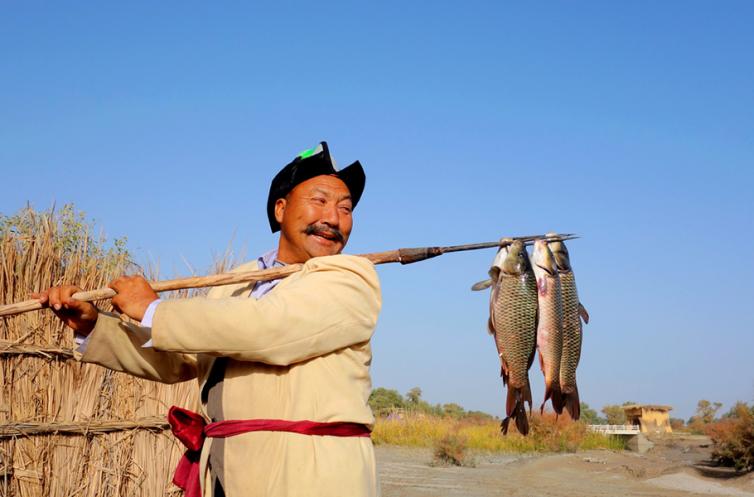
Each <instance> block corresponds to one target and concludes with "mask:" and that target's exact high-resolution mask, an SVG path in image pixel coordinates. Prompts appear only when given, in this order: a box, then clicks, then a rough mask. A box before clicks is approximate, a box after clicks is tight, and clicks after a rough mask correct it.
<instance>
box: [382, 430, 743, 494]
mask: <svg viewBox="0 0 754 497" xmlns="http://www.w3.org/2000/svg"><path fill="white" fill-rule="evenodd" d="M653 442H654V443H655V446H654V447H653V448H652V449H651V450H650V451H648V452H647V453H645V454H637V453H635V452H628V451H623V452H612V451H606V450H594V451H586V452H579V453H575V454H551V455H533V456H512V455H482V454H477V455H476V456H474V459H475V467H433V466H432V465H431V460H432V453H431V451H430V450H429V449H407V448H403V447H392V446H378V447H376V453H377V464H378V471H379V476H380V481H381V484H382V495H383V497H426V496H437V497H456V496H459V497H460V496H464V497H490V496H503V495H504V496H526V497H539V496H543V497H544V496H546V497H556V496H563V497H582V496H583V497H590V496H595V497H596V496H610V497H612V496H642V497H660V496H662V497H666V496H667V497H675V496H678V497H680V496H688V495H707V496H709V495H713V496H714V495H721V496H737V497H754V474H744V475H739V474H736V473H735V472H733V471H731V470H729V469H723V468H717V467H714V466H713V465H711V464H710V463H709V454H710V450H711V449H710V442H709V439H707V438H706V437H696V436H673V437H669V438H664V439H654V440H653Z"/></svg>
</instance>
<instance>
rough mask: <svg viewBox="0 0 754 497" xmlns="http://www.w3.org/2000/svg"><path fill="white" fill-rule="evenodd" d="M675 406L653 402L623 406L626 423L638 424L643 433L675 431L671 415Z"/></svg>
mask: <svg viewBox="0 0 754 497" xmlns="http://www.w3.org/2000/svg"><path fill="white" fill-rule="evenodd" d="M672 409H673V408H672V407H670V406H660V405H652V404H632V405H627V406H623V410H624V411H625V412H626V423H628V424H631V425H637V426H639V428H640V429H641V432H642V433H651V434H656V433H673V429H672V428H671V427H670V415H669V414H668V413H669V412H670V411H671V410H672Z"/></svg>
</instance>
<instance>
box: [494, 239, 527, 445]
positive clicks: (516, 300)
mask: <svg viewBox="0 0 754 497" xmlns="http://www.w3.org/2000/svg"><path fill="white" fill-rule="evenodd" d="M490 276H491V277H492V285H493V287H492V292H491V294H490V320H489V328H490V332H491V333H492V334H493V336H494V338H495V345H496V346H497V351H498V355H499V357H500V362H501V371H500V374H501V376H502V377H503V383H504V384H506V385H507V387H508V392H507V395H506V403H505V412H506V418H505V419H503V422H502V431H503V433H504V434H505V433H507V432H508V424H509V422H510V420H511V419H513V420H514V421H515V423H516V428H517V429H518V431H519V432H520V433H522V434H524V435H526V434H527V433H528V432H529V422H528V419H527V416H526V407H525V403H526V402H528V403H529V408H530V409H531V404H532V397H531V387H530V384H529V368H530V367H531V364H532V362H533V360H534V352H535V350H536V333H537V331H536V330H537V328H536V319H537V284H536V280H535V277H534V273H533V272H532V268H531V262H530V261H529V256H528V254H527V252H526V248H525V247H524V245H523V243H522V242H520V241H516V242H511V244H510V246H507V247H504V248H502V249H501V250H500V251H499V252H498V255H497V256H496V258H495V262H494V263H493V267H492V269H490Z"/></svg>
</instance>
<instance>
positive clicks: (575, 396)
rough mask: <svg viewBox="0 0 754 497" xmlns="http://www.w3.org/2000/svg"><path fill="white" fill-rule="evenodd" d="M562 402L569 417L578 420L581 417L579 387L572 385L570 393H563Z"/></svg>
mask: <svg viewBox="0 0 754 497" xmlns="http://www.w3.org/2000/svg"><path fill="white" fill-rule="evenodd" d="M563 403H564V404H565V409H566V411H568V414H569V415H570V416H571V419H572V420H574V421H578V420H579V418H580V417H581V401H580V400H579V387H577V386H575V385H574V388H573V392H572V393H564V394H563Z"/></svg>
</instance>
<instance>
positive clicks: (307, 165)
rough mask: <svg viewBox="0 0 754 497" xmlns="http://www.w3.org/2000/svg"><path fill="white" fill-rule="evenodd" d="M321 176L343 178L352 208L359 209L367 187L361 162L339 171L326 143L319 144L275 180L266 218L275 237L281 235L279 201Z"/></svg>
mask: <svg viewBox="0 0 754 497" xmlns="http://www.w3.org/2000/svg"><path fill="white" fill-rule="evenodd" d="M322 174H331V175H334V176H337V177H338V178H340V179H341V180H342V181H343V183H345V184H346V186H347V187H348V190H349V191H350V192H351V202H352V203H353V207H356V204H357V203H359V199H360V198H361V194H362V193H363V192H364V183H366V175H365V174H364V168H363V167H361V163H360V162H359V161H356V162H354V163H353V164H351V165H349V166H348V167H346V168H343V169H340V170H338V168H337V166H336V165H335V161H334V160H333V158H332V157H331V156H330V150H329V149H328V148H327V142H320V144H319V145H317V146H316V147H314V148H310V149H309V150H304V151H303V152H301V153H300V154H299V155H298V156H297V157H296V158H295V159H293V161H291V162H290V163H289V164H288V165H287V166H285V167H284V168H283V169H281V170H280V172H279V173H277V174H276V175H275V177H274V178H273V179H272V184H271V185H270V194H269V196H268V197H267V218H268V219H269V220H270V228H271V229H272V232H273V233H275V232H277V231H280V223H278V222H277V220H276V219H275V202H277V199H279V198H283V197H285V196H286V195H288V193H290V191H291V190H293V188H294V187H295V186H296V185H298V184H299V183H303V182H304V181H306V180H308V179H311V178H313V177H315V176H320V175H322Z"/></svg>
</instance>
